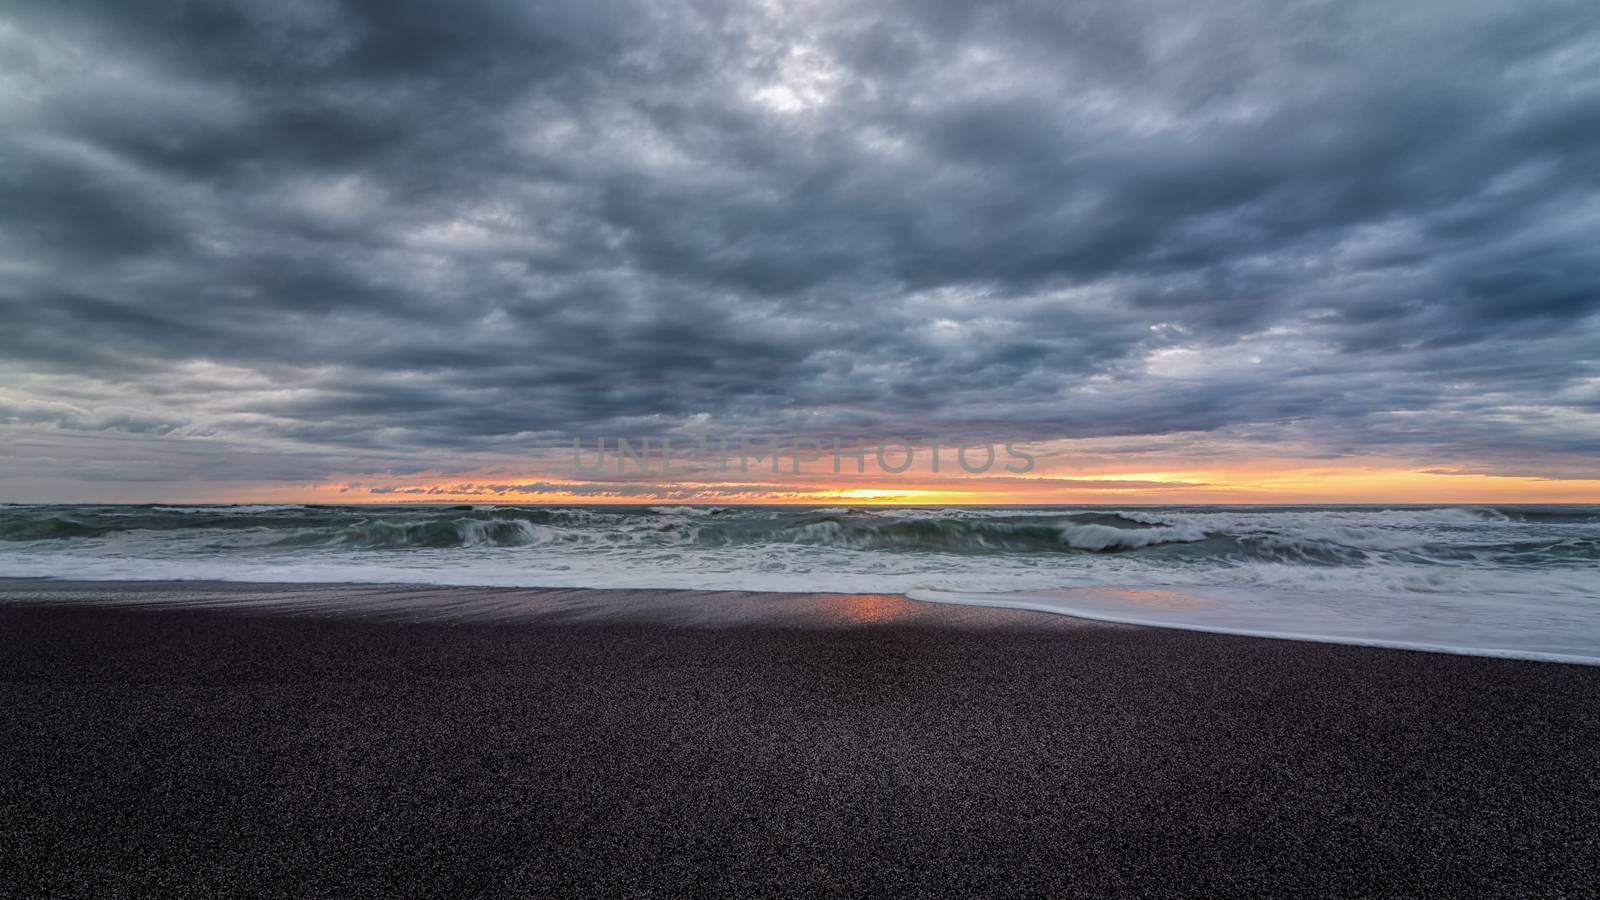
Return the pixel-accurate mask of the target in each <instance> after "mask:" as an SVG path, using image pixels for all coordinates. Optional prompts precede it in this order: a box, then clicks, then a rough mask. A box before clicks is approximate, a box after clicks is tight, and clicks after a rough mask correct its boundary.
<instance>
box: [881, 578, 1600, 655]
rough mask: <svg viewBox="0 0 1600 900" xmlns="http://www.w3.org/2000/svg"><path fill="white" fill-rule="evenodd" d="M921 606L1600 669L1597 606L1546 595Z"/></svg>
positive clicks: (1007, 596) (1197, 592) (1183, 596)
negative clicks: (1042, 614) (971, 608)
mask: <svg viewBox="0 0 1600 900" xmlns="http://www.w3.org/2000/svg"><path fill="white" fill-rule="evenodd" d="M907 595H908V596H910V597H911V598H912V599H914V600H922V601H926V602H930V603H952V604H959V605H966V606H991V607H999V608H1002V609H1026V610H1034V611H1038V612H1048V613H1057V614H1060V615H1067V616H1075V617H1077V618H1083V619H1092V620H1096V621H1102V622H1117V623H1122V624H1128V625H1148V626H1156V627H1162V628H1178V629H1183V630H1186V631H1205V632H1213V633H1219V634H1238V635H1247V636H1251V637H1267V638H1279V639H1285V640H1295V641H1313V642H1321V643H1334V644H1354V645H1358V646H1370V647H1390V648H1397V649H1405V650H1430V651H1435V652H1442V653H1459V654H1466V655H1470V656H1497V657H1510V658H1516V659H1531V660H1540V661H1545V662H1567V663H1581V664H1583V665H1600V605H1597V604H1596V603H1594V602H1592V601H1588V600H1584V599H1583V598H1575V597H1571V596H1563V595H1551V594H1527V595H1517V596H1514V597H1513V596H1506V595H1501V596H1492V597H1491V596H1486V595H1477V594H1429V595H1424V596H1421V597H1396V596H1393V595H1382V594H1380V595H1366V594H1362V593H1359V592H1346V593H1344V594H1342V595H1340V596H1338V597H1327V598H1322V602H1318V600H1317V598H1314V597H1307V596H1304V595H1300V596H1296V595H1293V594H1288V593H1283V592H1272V591H1262V590H1249V589H1244V588H1229V589H1226V590H1219V589H1214V588H1213V589H1209V590H1207V589H1190V590H1185V591H1173V590H1170V589H1157V588H1138V587H1124V588H1116V587H1096V588H1075V589H1062V590H1053V591H1018V592H997V591H995V592H976V591H941V590H928V589H923V590H912V591H909V592H907Z"/></svg>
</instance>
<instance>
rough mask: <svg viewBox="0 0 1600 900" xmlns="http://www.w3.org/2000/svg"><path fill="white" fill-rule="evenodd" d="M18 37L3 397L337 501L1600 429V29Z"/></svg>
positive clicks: (349, 18) (998, 14) (4, 281)
mask: <svg viewBox="0 0 1600 900" xmlns="http://www.w3.org/2000/svg"><path fill="white" fill-rule="evenodd" d="M0 21H3V26H0V59H4V60H5V62H4V63H0V85H3V87H4V90H0V119H3V121H4V122H5V123H6V126H7V127H6V128H5V129H4V135H3V136H0V171H3V172H4V173H5V174H3V175H0V204H3V205H0V210H3V211H0V316H4V319H5V321H6V325H7V327H5V328H4V329H0V372H9V373H12V374H13V375H14V376H15V379H16V380H18V381H19V383H20V380H21V379H22V378H23V376H28V387H27V390H28V392H29V393H28V399H29V402H30V403H41V404H51V403H69V404H70V405H72V406H74V408H77V409H82V410H86V411H87V412H86V413H85V414H83V415H80V416H77V417H68V418H58V419H57V420H56V421H55V423H54V427H58V428H63V429H74V428H78V429H94V428H106V427H109V426H110V425H111V424H114V423H115V422H117V421H122V422H124V423H125V424H124V425H123V426H122V427H124V428H127V429H134V428H135V426H137V425H138V423H145V422H148V423H163V422H182V423H185V426H184V427H185V428H187V429H189V433H192V434H193V435H195V436H197V438H203V439H204V440H207V441H213V442H216V443H217V445H218V446H221V447H237V446H242V447H250V446H254V445H259V444H260V443H262V442H267V443H269V444H271V446H273V447H274V448H275V450H276V451H277V452H281V454H282V456H281V457H279V458H280V459H282V460H284V463H283V465H282V468H281V469H279V468H275V469H274V472H278V473H280V474H287V475H289V476H291V477H293V476H294V475H297V474H298V475H302V476H304V477H306V478H321V477H326V476H327V475H328V474H329V473H333V472H340V471H345V472H348V471H352V468H351V467H353V466H358V465H361V463H360V462H358V461H360V460H365V461H366V462H365V466H366V469H365V470H367V471H374V472H377V471H388V472H392V471H398V470H400V469H405V468H414V469H416V470H418V471H428V470H434V469H438V468H440V467H445V466H449V465H454V464H458V463H461V462H462V461H463V460H469V459H472V458H474V455H475V454H503V453H505V452H509V450H508V448H510V447H511V446H513V445H515V444H516V443H517V442H519V441H524V442H527V443H528V444H529V445H530V446H542V445H548V444H550V443H551V442H552V441H557V440H558V439H559V438H560V437H561V436H562V435H570V434H573V433H578V432H584V433H589V434H594V433H606V434H645V433H650V434H653V433H660V432H662V431H669V430H672V429H675V428H678V427H681V426H682V425H684V424H686V423H688V422H690V421H711V422H713V423H717V424H718V425H719V426H721V427H723V428H724V429H726V430H730V431H734V430H736V431H741V432H746V433H754V434H760V433H782V432H793V431H805V432H808V433H813V432H841V433H845V434H852V433H857V432H860V431H861V430H862V429H864V428H871V429H874V430H876V431H878V432H879V433H895V434H904V435H907V436H910V437H914V438H915V437H923V436H927V435H932V434H973V435H981V436H984V437H990V436H993V435H994V434H996V433H1004V434H1016V435H1019V436H1024V437H1026V438H1029V439H1035V440H1041V441H1043V440H1052V439H1058V438H1087V437H1129V438H1132V437H1137V436H1141V435H1162V434H1171V433H1177V432H1191V433H1194V434H1196V435H1214V436H1217V439H1218V440H1219V441H1220V440H1222V439H1223V438H1224V437H1226V436H1228V435H1236V434H1243V433H1250V434H1255V435H1258V436H1261V437H1262V438H1263V439H1267V438H1269V437H1271V436H1273V435H1277V436H1279V437H1280V438H1282V439H1283V440H1285V441H1291V440H1292V442H1293V443H1294V445H1295V446H1296V447H1297V448H1298V450H1299V452H1304V453H1308V454H1322V453H1329V454H1332V453H1369V452H1385V451H1386V450H1387V451H1393V452H1397V453H1408V454H1415V455H1417V456H1419V457H1421V458H1427V459H1443V460H1448V458H1449V457H1450V456H1451V455H1452V454H1467V455H1471V454H1478V455H1479V456H1480V457H1482V459H1483V461H1484V464H1485V465H1488V466H1490V467H1491V468H1493V467H1495V466H1499V465H1501V464H1502V462H1506V463H1507V464H1508V465H1509V464H1510V462H1515V464H1516V470H1517V471H1527V470H1529V468H1530V463H1529V462H1528V460H1529V459H1534V460H1539V459H1545V460H1547V468H1548V469H1549V470H1550V471H1552V472H1555V471H1561V472H1570V471H1572V469H1573V466H1574V463H1573V462H1572V459H1573V457H1574V455H1575V454H1580V453H1584V452H1589V451H1590V450H1592V449H1593V448H1594V447H1595V446H1596V434H1597V431H1600V426H1597V425H1596V420H1595V418H1594V416H1595V414H1596V406H1595V402H1594V399H1593V395H1592V393H1588V392H1586V390H1587V389H1586V387H1585V386H1586V385H1591V384H1593V383H1594V382H1593V379H1594V378H1596V377H1597V374H1600V373H1597V364H1596V359H1597V354H1596V352H1595V348H1596V347H1597V346H1600V324H1597V317H1596V312H1597V309H1600V270H1597V267H1596V263H1595V256H1594V253H1593V251H1592V250H1591V249H1590V246H1591V245H1592V243H1593V238H1594V233H1595V227H1594V223H1595V216H1596V215H1597V210H1600V199H1597V198H1600V191H1597V180H1600V170H1597V169H1596V168H1595V167H1594V165H1593V163H1592V150H1591V149H1590V148H1592V147H1593V146H1594V144H1595V142H1596V139H1597V138H1600V112H1597V111H1600V81H1596V79H1595V78H1594V75H1593V71H1594V67H1593V60H1594V58H1595V54H1596V53H1600V28H1597V27H1596V25H1595V24H1594V20H1593V16H1592V14H1591V11H1590V10H1589V9H1588V8H1587V6H1586V5H1585V4H1581V3H1567V2H1540V3H1530V4H1518V5H1515V6H1512V5H1505V6H1495V5H1490V4H1466V5H1463V6H1458V7H1450V8H1446V7H1436V6H1427V5H1423V6H1411V7H1404V8H1397V7H1395V6H1394V5H1393V4H1383V3H1349V4H1321V3H1289V4H1280V3H1266V2H1261V3H1246V4H1242V5H1235V6H1233V7H1229V8H1228V9H1227V10H1222V9H1218V8H1204V7H1195V6H1193V5H1192V4H1182V3H1169V2H1160V3H1131V4H1071V5H1067V6H1062V5H1059V4H1031V3H1023V4H1010V5H1006V6H1003V7H978V6H973V5H970V4H964V3H961V4H958V3H889V2H885V3H881V4H830V3H820V4H813V5H804V6H795V5H782V6H777V7H771V8H767V7H756V6H746V5H742V4H727V5H723V4H718V3H649V4H644V3H638V4H635V3H627V2H617V3H601V4H585V5H572V4H526V3H512V2H498V0H480V2H469V3H463V4H449V5H445V4H424V3H412V2H404V3H377V2H333V0H328V2H316V0H303V2H295V3H267V2H257V3H231V4H221V3H218V4H210V3H195V4H182V5H178V6H171V7H166V8H163V9H161V10H154V11H153V10H147V9H136V8H134V7H131V6H129V5H127V4H112V3H105V4H98V5H95V4H88V5H73V6H72V7H70V8H68V7H67V6H65V5H62V4H45V3H30V2H22V3H14V4H11V5H10V6H8V8H7V10H6V11H5V12H4V13H0ZM1252 359H1254V360H1256V361H1254V362H1252V361H1251V360H1252ZM196 364H206V365H217V366H227V367H231V368H233V369H237V370H240V372H243V373H249V378H248V379H247V378H246V377H245V375H243V374H237V378H238V379H241V380H240V381H238V382H237V383H235V382H210V383H204V382H203V380H202V382H192V381H191V380H190V379H188V378H187V377H186V376H184V375H183V374H182V372H183V371H185V370H184V369H183V367H185V366H193V365H196ZM0 377H3V376H0ZM251 379H253V380H251ZM97 406H104V407H106V408H107V409H108V410H109V409H112V408H120V409H122V410H123V411H122V412H116V413H113V412H98V411H96V407H97ZM1535 407H1537V408H1538V410H1539V412H1530V410H1532V409H1533V408H1535ZM119 416H121V417H122V418H121V419H119V418H118V417H119ZM12 421H13V422H16V423H19V424H21V423H23V420H22V418H20V417H18V416H13V417H12ZM30 421H32V420H30ZM32 424H35V425H37V424H39V423H38V422H32ZM150 427H162V426H159V425H158V424H156V425H151V426H150ZM230 453H231V451H228V452H224V451H222V450H219V451H218V455H217V459H218V460H219V462H218V463H217V465H218V466H219V467H220V466H222V465H224V463H222V462H221V460H224V459H231V458H234V457H233V456H231V455H230ZM297 466H298V467H299V468H296V467H297ZM1532 468H1534V469H1537V468H1538V464H1537V463H1534V464H1532ZM1508 471H1510V470H1509V469H1508Z"/></svg>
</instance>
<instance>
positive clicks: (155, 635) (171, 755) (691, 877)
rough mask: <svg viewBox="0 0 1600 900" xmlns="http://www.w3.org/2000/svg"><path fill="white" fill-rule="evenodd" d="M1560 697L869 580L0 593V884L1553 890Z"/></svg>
mask: <svg viewBox="0 0 1600 900" xmlns="http://www.w3.org/2000/svg"><path fill="white" fill-rule="evenodd" d="M425 595H432V596H431V599H426V596H425ZM113 601H115V602H117V603H119V604H122V605H117V606H110V605H105V604H107V603H110V602H113ZM196 601H202V602H200V603H199V604H198V605H197V602H196ZM130 604H137V608H135V607H134V606H132V605H130ZM206 605H216V606H221V607H224V608H217V609H213V608H203V607H205V606H206ZM340 608H348V609H353V610H357V611H358V614H356V615H331V614H330V611H332V610H337V609H340ZM441 609H449V610H452V611H451V612H449V613H448V614H445V613H441V612H440V610H441ZM1597 699H1600V669H1596V668H1591V667H1581V666H1568V665H1558V664H1548V663H1532V662H1519V661H1513V660H1497V659H1483V658H1469V657H1459V656H1445V655H1438V654H1430V653H1419V652H1406V651H1395V650H1378V649H1370V648H1356V647H1342V646H1336V645H1327V644H1306V643H1293V642H1287V641H1272V640H1261V639H1253V638H1241V637H1229V636H1222V635H1207V634H1196V633H1189V632H1179V631H1168V630H1158V629H1145V628H1132V627H1114V626H1103V625H1087V624H1083V623H1079V622H1076V621H1075V620H1071V619H1066V618H1064V617H1059V616H1049V615H1044V614H1036V613H1026V612H1016V611H1004V610H978V609H963V608H957V607H943V606H935V605H929V604H918V603H914V602H911V601H907V600H904V599H901V598H897V597H849V596H816V597H792V596H791V597H773V596H764V595H737V594H716V595H711V594H693V593H687V592H580V591H547V592H539V591H476V592H475V591H472V590H469V589H461V590H455V589H443V592H442V593H441V589H438V588H430V589H398V588H378V587H373V588H330V587H308V586H293V587H270V586H223V585H128V584H123V585H70V584H60V583H31V582H0V704H3V708H4V709H5V710H6V713H5V715H4V716H3V717H0V746H3V747H4V748H5V750H4V753H3V754H0V894H3V895H11V896H37V895H44V894H50V895H58V896H59V895H83V896H88V895H94V896H118V895H130V894H141V895H151V894H156V895H185V894H187V895H215V894H218V893H224V892H225V893H240V892H244V893H273V894H318V895H339V896H348V895H370V896H394V895H397V894H399V895H418V894H440V893H445V892H449V893H491V894H501V893H510V894H517V895H523V896H526V895H530V894H537V893H547V892H553V891H581V892H584V893H591V894H602V895H637V894H645V893H655V894H681V893H684V892H696V893H712V894H719V895H736V896H751V895H758V894H812V895H814V894H817V893H829V894H839V893H845V892H849V893H867V892H874V893H875V892H890V893H920V894H937V895H966V896H971V895H995V894H1006V895H1015V894H1039V893H1049V894H1056V895H1062V894H1076V895H1083V894H1126V895H1141V896H1152V895H1173V894H1197V893H1204V894H1213V895H1214V894H1219V893H1229V894H1233V893H1286V892H1291V891H1292V892H1312V893H1318V894H1329V893H1336V894H1345V895H1350V894H1404V895H1422V894H1427V895H1435V896H1460V895H1462V894H1464V893H1485V892H1495V893H1508V892H1531V893H1539V894H1553V893H1559V892H1563V891H1564V892H1567V893H1588V892H1592V891H1594V890H1595V884H1596V882H1595V877H1594V873H1595V872H1596V871H1600V703H1597Z"/></svg>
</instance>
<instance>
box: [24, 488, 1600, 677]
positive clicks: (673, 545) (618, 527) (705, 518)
mask: <svg viewBox="0 0 1600 900" xmlns="http://www.w3.org/2000/svg"><path fill="white" fill-rule="evenodd" d="M0 576H6V577H14V578H60V579H73V580H163V581H166V580H223V581H252V582H316V583H403V584H437V585H477V586H528V587H588V588H687V589H702V590H706V589H710V590H748V591H766V592H808V593H810V592H845V593H904V594H907V595H909V596H911V597H912V598H914V599H919V600H927V601H933V602H947V603H968V604H976V605H988V606H1007V607H1017V608H1025V609H1034V610H1043V611H1050V612H1060V613H1068V614H1072V615H1078V616H1082V617H1086V618H1095V619H1102V620H1107V621H1114V622H1128V623H1138V624H1151V625H1162V626H1168V627H1180V628H1190V629H1196V630H1207V631H1222V632H1230V633H1241V634H1257V635H1267V636H1276V637H1290V638H1298V639H1306V640H1327V641H1335V642H1342V643H1356V644H1373V645H1378V646H1396V647H1413V648H1425V649H1435V650H1446V651H1451V652H1464V653H1483V654H1491V655H1506V656H1517V657H1523V658H1533V659H1552V660H1565V661H1575V662H1600V507H1595V506H1400V505H1390V506H1272V507H1265V506H1117V507H1112V506H1106V507H1082V506H1073V507H1029V508H1019V507H997V508H988V509H977V508H965V507H963V508H943V509H936V508H910V507H832V508H816V507H793V506H787V507H748V506H737V507H713V506H649V507H647V506H629V507H622V506H563V507H533V506H504V505H460V506H418V505H407V506H300V505H232V506H171V505H141V506H121V505H118V506H110V505H108V506H87V505H74V506H64V505H25V504H10V505H4V506H0Z"/></svg>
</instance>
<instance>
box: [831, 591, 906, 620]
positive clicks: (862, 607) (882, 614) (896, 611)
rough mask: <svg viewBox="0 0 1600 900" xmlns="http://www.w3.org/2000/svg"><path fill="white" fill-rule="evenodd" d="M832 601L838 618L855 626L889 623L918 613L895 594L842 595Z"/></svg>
mask: <svg viewBox="0 0 1600 900" xmlns="http://www.w3.org/2000/svg"><path fill="white" fill-rule="evenodd" d="M832 599H834V600H835V601H836V602H835V603H834V605H833V607H832V608H833V610H834V611H835V612H837V614H838V616H839V618H841V619H843V620H844V621H846V622H853V623H857V624H865V623H871V622H890V621H893V620H895V619H904V618H907V617H912V616H916V615H918V614H919V613H920V611H919V610H918V609H917V608H916V607H915V606H912V605H911V604H909V603H908V602H906V598H904V597H901V596H899V595H897V594H842V595H839V596H837V597H836V598H832Z"/></svg>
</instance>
